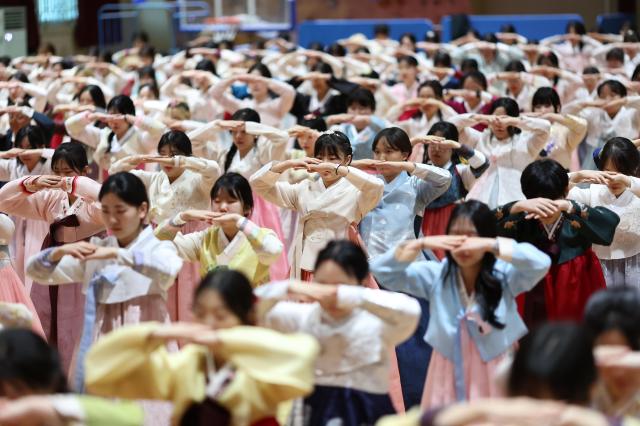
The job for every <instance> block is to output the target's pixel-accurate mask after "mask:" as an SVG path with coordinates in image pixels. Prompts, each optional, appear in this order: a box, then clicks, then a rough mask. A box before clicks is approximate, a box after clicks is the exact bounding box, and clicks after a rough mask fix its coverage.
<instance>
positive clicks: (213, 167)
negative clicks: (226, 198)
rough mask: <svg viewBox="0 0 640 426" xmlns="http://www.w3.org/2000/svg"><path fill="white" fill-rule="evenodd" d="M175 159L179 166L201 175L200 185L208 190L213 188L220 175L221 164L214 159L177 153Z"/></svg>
mask: <svg viewBox="0 0 640 426" xmlns="http://www.w3.org/2000/svg"><path fill="white" fill-rule="evenodd" d="M176 159H177V160H176ZM174 161H176V162H177V165H178V167H184V168H185V169H187V170H191V171H192V172H195V173H197V174H198V175H200V179H199V185H200V187H201V188H202V189H204V190H206V192H209V191H210V190H211V187H212V186H213V184H214V183H215V181H216V180H217V179H218V178H219V177H220V166H219V165H218V163H217V162H215V161H213V160H208V159H206V158H198V157H186V156H183V155H177V156H175V157H174Z"/></svg>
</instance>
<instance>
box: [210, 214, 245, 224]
mask: <svg viewBox="0 0 640 426" xmlns="http://www.w3.org/2000/svg"><path fill="white" fill-rule="evenodd" d="M213 215H214V216H213V219H212V220H211V222H212V223H214V224H217V225H235V224H236V223H238V221H239V220H240V219H242V216H241V215H239V214H237V213H220V212H213Z"/></svg>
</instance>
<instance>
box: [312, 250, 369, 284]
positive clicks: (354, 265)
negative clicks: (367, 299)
mask: <svg viewBox="0 0 640 426" xmlns="http://www.w3.org/2000/svg"><path fill="white" fill-rule="evenodd" d="M327 261H332V262H335V263H336V264H338V266H340V268H342V269H343V270H344V272H345V273H346V274H347V275H349V276H351V277H353V278H355V279H356V280H358V282H362V281H363V280H364V279H365V278H367V276H368V275H369V262H368V261H367V255H366V254H364V252H363V251H362V249H361V248H360V247H358V246H357V245H355V244H354V243H352V242H351V241H348V240H334V241H330V242H329V244H327V246H326V247H325V248H324V249H322V250H320V253H318V257H317V258H316V264H315V267H314V270H317V269H318V268H319V267H320V266H321V265H322V264H323V263H324V262H327Z"/></svg>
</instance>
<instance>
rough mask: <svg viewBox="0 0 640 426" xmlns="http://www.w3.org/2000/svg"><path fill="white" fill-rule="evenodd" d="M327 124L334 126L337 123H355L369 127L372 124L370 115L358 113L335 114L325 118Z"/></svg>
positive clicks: (358, 125) (355, 124)
mask: <svg viewBox="0 0 640 426" xmlns="http://www.w3.org/2000/svg"><path fill="white" fill-rule="evenodd" d="M325 121H326V122H327V126H333V125H336V124H347V123H348V124H353V125H354V126H356V127H367V126H368V125H369V124H371V116H370V115H357V114H334V115H329V116H327V117H326V118H325Z"/></svg>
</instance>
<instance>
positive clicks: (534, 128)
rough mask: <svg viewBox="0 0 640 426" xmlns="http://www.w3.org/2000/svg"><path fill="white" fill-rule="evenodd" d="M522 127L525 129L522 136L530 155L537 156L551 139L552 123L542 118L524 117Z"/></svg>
mask: <svg viewBox="0 0 640 426" xmlns="http://www.w3.org/2000/svg"><path fill="white" fill-rule="evenodd" d="M520 129H522V131H523V132H522V133H521V134H520V138H521V139H522V142H523V143H524V144H525V145H526V148H527V151H528V152H529V155H531V156H532V157H534V158H536V157H537V156H538V155H539V154H540V151H542V149H543V148H544V145H545V144H546V143H547V140H548V139H549V135H550V132H551V123H549V122H548V121H547V120H543V119H540V118H534V117H522V125H521V126H520Z"/></svg>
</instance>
